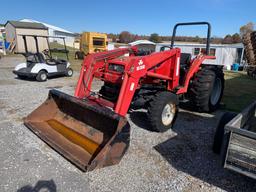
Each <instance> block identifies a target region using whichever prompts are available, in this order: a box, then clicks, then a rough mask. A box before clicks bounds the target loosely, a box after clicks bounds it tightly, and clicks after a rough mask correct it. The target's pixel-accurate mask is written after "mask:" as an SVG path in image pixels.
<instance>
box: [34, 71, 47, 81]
mask: <svg viewBox="0 0 256 192" xmlns="http://www.w3.org/2000/svg"><path fill="white" fill-rule="evenodd" d="M36 80H37V81H39V82H43V81H46V80H47V72H46V71H39V73H38V74H37V76H36Z"/></svg>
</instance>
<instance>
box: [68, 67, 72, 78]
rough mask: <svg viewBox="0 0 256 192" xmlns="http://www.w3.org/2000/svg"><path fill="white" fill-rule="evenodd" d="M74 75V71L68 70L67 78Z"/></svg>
mask: <svg viewBox="0 0 256 192" xmlns="http://www.w3.org/2000/svg"><path fill="white" fill-rule="evenodd" d="M72 75H73V69H71V68H67V72H66V76H67V77H72Z"/></svg>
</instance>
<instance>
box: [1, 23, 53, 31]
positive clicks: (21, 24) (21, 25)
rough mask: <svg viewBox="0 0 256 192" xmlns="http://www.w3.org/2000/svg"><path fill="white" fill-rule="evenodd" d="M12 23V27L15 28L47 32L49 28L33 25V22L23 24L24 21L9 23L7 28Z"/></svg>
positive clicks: (39, 24) (38, 24) (37, 24)
mask: <svg viewBox="0 0 256 192" xmlns="http://www.w3.org/2000/svg"><path fill="white" fill-rule="evenodd" d="M8 23H10V24H11V25H12V26H14V27H15V28H25V29H45V30H47V29H48V28H47V27H46V26H44V25H43V24H41V23H31V22H23V21H7V23H6V24H5V26H6V25H7V24H8Z"/></svg>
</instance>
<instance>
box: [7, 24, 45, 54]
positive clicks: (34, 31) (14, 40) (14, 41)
mask: <svg viewBox="0 0 256 192" xmlns="http://www.w3.org/2000/svg"><path fill="white" fill-rule="evenodd" d="M5 31H6V41H7V42H10V47H9V51H14V52H19V53H20V52H25V46H24V40H23V38H22V36H21V35H41V36H48V28H47V27H45V26H44V25H42V24H40V23H29V22H20V21H7V23H6V24H5ZM38 45H39V51H42V50H44V49H48V44H47V40H46V39H45V38H38ZM27 46H28V51H30V52H36V45H35V40H34V38H33V37H27Z"/></svg>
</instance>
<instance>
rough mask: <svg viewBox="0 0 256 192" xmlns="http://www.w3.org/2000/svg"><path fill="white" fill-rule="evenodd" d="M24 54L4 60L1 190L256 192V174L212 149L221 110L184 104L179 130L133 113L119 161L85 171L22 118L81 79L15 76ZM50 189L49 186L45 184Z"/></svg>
mask: <svg viewBox="0 0 256 192" xmlns="http://www.w3.org/2000/svg"><path fill="white" fill-rule="evenodd" d="M21 61H22V57H18V56H12V57H5V58H2V59H1V60H0V154H1V155H0V191H1V192H2V191H3V192H4V191H8V192H9V191H19V192H21V191H26V192H30V191H33V190H34V191H36V190H37V191H39V190H38V189H40V188H44V189H48V191H52V192H53V191H76V192H78V191H256V184H255V181H254V180H252V179H250V178H247V177H244V176H242V175H239V174H235V173H232V172H229V171H227V170H224V169H223V168H222V167H221V165H220V159H219V157H218V156H217V155H215V154H213V152H212V151H211V144H212V141H213V135H214V131H215V130H214V129H215V126H216V123H217V121H218V119H219V117H220V115H221V113H222V112H221V111H219V112H216V113H214V114H198V113H194V112H189V111H186V110H180V112H179V115H178V118H177V121H176V123H175V126H174V128H173V131H171V130H169V131H167V132H165V133H155V132H151V131H150V130H148V129H147V128H148V125H147V118H146V114H145V113H144V112H143V111H134V112H132V113H130V114H129V115H128V119H129V122H130V124H131V127H132V129H131V145H130V148H129V150H128V152H127V153H126V155H125V156H124V158H123V159H122V161H121V162H120V163H119V164H118V165H115V166H111V167H106V168H103V169H99V170H95V171H92V172H88V173H84V172H81V171H80V170H78V169H77V168H76V167H75V166H73V165H72V164H70V163H69V162H68V161H67V160H66V159H64V158H63V157H62V156H60V155H59V154H58V153H56V152H55V151H54V150H52V149H51V148H50V147H48V146H47V145H46V144H45V143H44V142H42V141H41V140H40V139H39V138H38V137H37V136H36V135H34V134H33V133H32V132H30V131H29V130H28V129H27V128H26V127H25V126H24V125H23V123H22V118H23V117H25V116H26V115H28V114H29V113H30V112H31V111H32V110H33V109H35V108H36V107H37V106H38V105H39V104H41V103H42V102H43V101H44V100H45V99H46V97H47V94H48V91H49V90H50V89H52V88H56V89H59V90H62V91H64V92H66V93H68V94H73V92H74V87H75V84H76V81H77V78H78V73H75V74H74V76H73V77H72V78H66V77H65V78H56V79H50V80H48V81H47V82H43V83H38V82H35V81H25V80H20V79H17V78H15V75H13V74H12V72H11V71H12V70H13V68H14V66H15V65H16V64H17V63H19V62H21ZM46 191H47V190H46Z"/></svg>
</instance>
